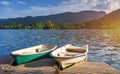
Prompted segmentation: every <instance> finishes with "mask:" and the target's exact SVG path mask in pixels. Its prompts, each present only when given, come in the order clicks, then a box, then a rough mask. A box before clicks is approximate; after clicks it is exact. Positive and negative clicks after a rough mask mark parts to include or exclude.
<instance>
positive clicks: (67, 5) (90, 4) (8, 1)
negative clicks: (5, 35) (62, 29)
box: [0, 0, 120, 19]
mask: <svg viewBox="0 0 120 74" xmlns="http://www.w3.org/2000/svg"><path fill="white" fill-rule="evenodd" d="M119 8H120V0H0V19H6V18H16V17H25V16H44V15H51V14H59V13H64V12H79V11H84V10H96V11H106V12H107V13H110V12H112V11H114V10H116V9H119Z"/></svg>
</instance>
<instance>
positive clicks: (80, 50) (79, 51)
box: [50, 44, 88, 70]
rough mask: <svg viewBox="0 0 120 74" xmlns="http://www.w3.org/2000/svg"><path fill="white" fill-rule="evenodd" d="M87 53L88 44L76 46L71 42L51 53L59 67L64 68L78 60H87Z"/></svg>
mask: <svg viewBox="0 0 120 74" xmlns="http://www.w3.org/2000/svg"><path fill="white" fill-rule="evenodd" d="M87 54H88V45H86V46H83V47H76V46H73V45H71V44H67V45H64V46H62V47H60V48H58V49H56V50H54V51H52V52H51V54H50V55H51V56H52V57H54V58H55V60H56V63H57V66H58V68H59V69H60V70H63V69H65V68H68V67H70V66H72V65H74V64H76V63H78V62H81V61H86V60H87Z"/></svg>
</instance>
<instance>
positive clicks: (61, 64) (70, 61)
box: [55, 55, 87, 70]
mask: <svg viewBox="0 0 120 74" xmlns="http://www.w3.org/2000/svg"><path fill="white" fill-rule="evenodd" d="M55 60H56V64H57V66H58V68H59V69H60V70H64V69H66V68H68V67H70V66H73V65H75V64H76V63H79V62H85V61H87V55H85V56H81V57H76V58H55Z"/></svg>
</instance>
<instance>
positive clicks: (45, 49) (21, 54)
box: [11, 45, 57, 65]
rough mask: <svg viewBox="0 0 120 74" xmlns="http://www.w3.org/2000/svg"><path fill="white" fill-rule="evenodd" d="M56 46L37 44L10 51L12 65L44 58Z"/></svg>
mask: <svg viewBox="0 0 120 74" xmlns="http://www.w3.org/2000/svg"><path fill="white" fill-rule="evenodd" d="M56 47H57V46H48V45H37V46H33V47H29V48H24V49H20V50H16V51H13V52H11V55H12V57H13V59H14V63H13V65H20V64H24V63H27V62H31V61H34V60H37V59H41V58H46V57H48V56H49V54H50V52H51V51H53V50H54V49H55V48H56Z"/></svg>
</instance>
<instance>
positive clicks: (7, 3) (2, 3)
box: [0, 1, 10, 6]
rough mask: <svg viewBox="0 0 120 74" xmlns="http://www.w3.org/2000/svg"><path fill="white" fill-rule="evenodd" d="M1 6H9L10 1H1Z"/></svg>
mask: <svg viewBox="0 0 120 74" xmlns="http://www.w3.org/2000/svg"><path fill="white" fill-rule="evenodd" d="M0 5H4V6H9V5H10V2H9V1H0Z"/></svg>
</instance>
